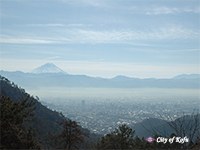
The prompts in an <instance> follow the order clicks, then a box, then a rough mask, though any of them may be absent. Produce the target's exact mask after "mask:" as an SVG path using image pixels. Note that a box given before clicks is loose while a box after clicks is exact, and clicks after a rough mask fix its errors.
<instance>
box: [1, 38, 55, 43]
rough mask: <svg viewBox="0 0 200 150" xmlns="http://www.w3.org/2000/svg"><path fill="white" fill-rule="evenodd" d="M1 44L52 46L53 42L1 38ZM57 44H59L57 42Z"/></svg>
mask: <svg viewBox="0 0 200 150" xmlns="http://www.w3.org/2000/svg"><path fill="white" fill-rule="evenodd" d="M0 43H17V44H52V43H55V42H54V41H51V40H42V39H29V38H25V39H22V38H6V39H4V38H0ZM56 43H57V42H56Z"/></svg>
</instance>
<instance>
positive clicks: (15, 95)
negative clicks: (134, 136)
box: [0, 76, 97, 148]
mask: <svg viewBox="0 0 200 150" xmlns="http://www.w3.org/2000/svg"><path fill="white" fill-rule="evenodd" d="M0 85H1V105H3V102H5V100H6V99H7V100H10V101H9V103H11V104H12V101H13V102H17V103H13V105H14V106H15V105H16V106H17V105H19V106H20V105H21V102H22V101H23V100H26V99H28V100H27V101H26V102H24V103H26V104H27V105H28V103H30V102H32V103H33V104H34V106H33V108H34V110H33V112H32V113H34V114H35V115H34V117H33V120H32V121H26V122H23V125H24V126H25V127H26V129H27V130H29V129H30V130H31V132H33V133H34V134H33V136H34V139H36V140H37V142H38V143H39V145H41V147H43V148H53V147H55V146H56V140H52V137H53V136H54V135H58V134H59V133H60V132H61V131H62V129H63V127H62V126H61V125H60V124H59V123H58V122H61V121H63V120H64V119H67V118H65V117H64V116H63V115H62V113H59V112H57V111H52V110H50V109H48V108H47V107H46V106H43V105H42V104H41V103H40V102H39V101H38V100H37V99H35V98H34V97H33V96H30V95H29V94H28V93H26V92H25V90H24V89H22V88H21V87H18V86H17V85H16V84H14V83H13V82H11V81H9V80H8V79H7V78H5V77H2V76H0ZM13 109H14V108H13ZM26 109H27V110H28V108H26ZM26 109H24V110H26ZM1 111H3V110H1ZM3 113H4V114H5V112H3ZM11 117H13V118H14V117H15V116H11ZM29 117H30V116H29ZM2 130H4V129H2ZM81 130H82V131H83V132H84V133H89V130H87V129H83V128H81ZM90 136H91V137H93V138H94V139H96V138H97V137H96V136H95V135H94V134H90ZM88 143H91V142H89V141H88V138H87V143H86V144H85V143H84V144H82V145H80V147H84V145H90V144H88Z"/></svg>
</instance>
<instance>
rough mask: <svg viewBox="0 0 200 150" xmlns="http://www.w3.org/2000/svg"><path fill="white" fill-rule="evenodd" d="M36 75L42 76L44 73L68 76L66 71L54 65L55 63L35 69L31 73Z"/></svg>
mask: <svg viewBox="0 0 200 150" xmlns="http://www.w3.org/2000/svg"><path fill="white" fill-rule="evenodd" d="M31 73H34V74H42V73H61V74H67V73H66V72H65V71H63V70H62V69H60V68H59V67H57V66H56V65H54V64H53V63H46V64H44V65H42V66H40V67H37V68H35V69H34V70H32V71H31Z"/></svg>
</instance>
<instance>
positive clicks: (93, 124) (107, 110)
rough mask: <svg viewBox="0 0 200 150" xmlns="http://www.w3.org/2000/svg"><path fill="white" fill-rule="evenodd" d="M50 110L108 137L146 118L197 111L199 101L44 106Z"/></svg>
mask: <svg viewBox="0 0 200 150" xmlns="http://www.w3.org/2000/svg"><path fill="white" fill-rule="evenodd" d="M45 104H46V105H47V106H48V107H49V108H50V109H54V110H56V111H59V112H62V113H63V114H64V115H65V116H66V117H68V118H70V119H71V120H75V121H77V122H79V124H80V125H81V126H82V127H84V128H87V129H89V130H90V131H91V132H94V133H98V134H107V133H110V132H111V131H113V130H114V129H115V128H117V127H119V125H121V124H127V125H130V126H132V125H133V124H134V123H137V122H140V121H142V120H144V119H147V118H161V117H162V118H164V119H167V118H168V116H169V117H171V118H172V119H176V118H178V117H179V116H181V115H182V114H183V113H184V114H191V113H192V111H193V110H194V109H198V106H199V99H198V98H193V99H191V98H190V99H188V98H187V97H182V98H180V97H179V98H175V97H174V98H170V97H169V98H159V97H156V98H154V97H151V98H146V97H141V98H132V97H121V98H118V99H116V98H109V99H101V98H99V99H98V98H95V99H90V98H88V99H84V100H83V99H82V100H81V99H78V100H77V99H68V100H62V99H60V100H58V99H57V100H56V101H53V100H52V101H51V102H48V103H47V102H46V103H45Z"/></svg>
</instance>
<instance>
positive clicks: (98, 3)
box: [59, 0, 103, 7]
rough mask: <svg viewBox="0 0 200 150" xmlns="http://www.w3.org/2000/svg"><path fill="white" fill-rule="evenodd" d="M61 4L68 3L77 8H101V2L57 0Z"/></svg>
mask: <svg viewBox="0 0 200 150" xmlns="http://www.w3.org/2000/svg"><path fill="white" fill-rule="evenodd" d="M59 1H61V2H63V3H68V4H70V5H76V6H77V5H78V6H93V7H99V6H102V2H103V1H102V0H59Z"/></svg>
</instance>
